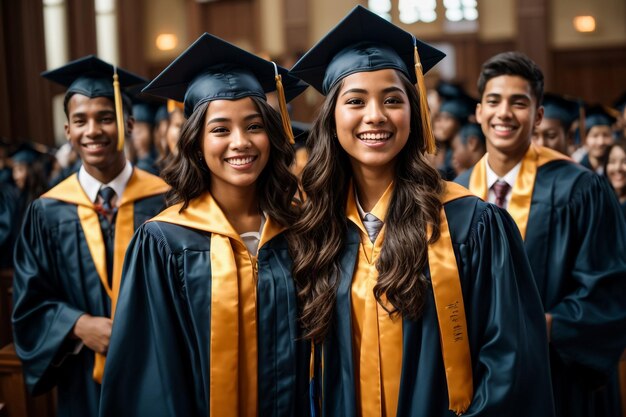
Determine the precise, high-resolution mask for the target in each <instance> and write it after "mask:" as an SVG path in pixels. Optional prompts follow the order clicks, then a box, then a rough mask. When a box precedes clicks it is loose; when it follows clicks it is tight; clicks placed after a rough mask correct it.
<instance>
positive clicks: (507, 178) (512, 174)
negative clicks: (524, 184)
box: [485, 161, 522, 190]
mask: <svg viewBox="0 0 626 417" xmlns="http://www.w3.org/2000/svg"><path fill="white" fill-rule="evenodd" d="M485 162H486V164H485V165H486V166H487V189H488V190H489V189H491V187H493V184H495V183H496V181H498V180H500V181H504V182H506V183H507V184H509V186H511V188H513V186H514V185H515V180H516V179H517V174H519V171H520V169H521V168H522V161H519V162H518V163H517V165H515V166H514V167H513V168H512V169H511V170H510V171H509V172H507V173H506V174H505V175H504V176H502V177H499V176H498V174H496V173H495V172H493V169H491V167H490V166H489V161H485Z"/></svg>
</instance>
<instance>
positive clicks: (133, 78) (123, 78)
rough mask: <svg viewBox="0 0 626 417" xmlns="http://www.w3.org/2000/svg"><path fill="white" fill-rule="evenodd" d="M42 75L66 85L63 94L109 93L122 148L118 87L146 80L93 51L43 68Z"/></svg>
mask: <svg viewBox="0 0 626 417" xmlns="http://www.w3.org/2000/svg"><path fill="white" fill-rule="evenodd" d="M41 76H42V77H44V78H47V79H48V80H50V81H54V82H56V83H59V84H61V85H64V86H66V87H67V91H66V92H65V97H68V96H69V95H72V94H81V95H83V96H87V97H89V98H95V97H108V98H110V99H112V100H113V102H114V103H115V113H116V119H117V130H118V132H117V134H118V142H117V147H118V149H119V150H123V149H124V131H125V129H124V116H123V109H122V95H121V94H122V93H121V90H120V89H121V88H126V87H130V86H132V85H136V84H141V83H145V82H146V81H148V80H146V79H145V78H142V77H140V76H138V75H135V74H133V73H131V72H128V71H126V70H124V69H122V68H118V67H115V66H113V65H111V64H109V63H108V62H105V61H103V60H101V59H100V58H98V57H96V56H94V55H88V56H86V57H83V58H79V59H77V60H75V61H72V62H70V63H67V64H65V65H63V66H62V67H59V68H56V69H53V70H50V71H44V72H42V73H41Z"/></svg>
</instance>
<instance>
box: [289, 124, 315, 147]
mask: <svg viewBox="0 0 626 417" xmlns="http://www.w3.org/2000/svg"><path fill="white" fill-rule="evenodd" d="M311 126H312V124H311V123H305V122H297V121H292V122H291V128H292V129H293V135H294V141H295V143H294V148H295V149H300V148H304V146H305V145H306V140H307V139H308V137H309V132H310V131H311Z"/></svg>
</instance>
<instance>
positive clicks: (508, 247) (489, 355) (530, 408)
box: [457, 203, 554, 417]
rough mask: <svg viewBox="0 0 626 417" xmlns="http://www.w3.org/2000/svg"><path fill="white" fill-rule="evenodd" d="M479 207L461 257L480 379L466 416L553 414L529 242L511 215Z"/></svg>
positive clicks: (473, 353) (475, 374)
mask: <svg viewBox="0 0 626 417" xmlns="http://www.w3.org/2000/svg"><path fill="white" fill-rule="evenodd" d="M479 207H483V208H484V210H483V211H482V212H480V211H479V210H477V212H478V213H480V214H479V220H478V221H477V222H476V223H475V226H474V227H473V230H471V231H470V233H469V238H468V240H467V242H466V243H465V244H461V245H459V247H458V250H459V252H458V256H459V258H460V259H457V261H458V263H459V267H460V272H461V276H462V277H465V278H464V280H465V282H466V284H465V285H464V287H465V288H464V297H465V310H466V315H467V325H468V332H469V339H470V346H471V348H470V350H471V356H472V364H473V381H474V398H473V401H472V404H471V406H470V408H469V409H468V411H467V413H466V414H464V415H465V416H468V417H469V416H494V417H495V416H503V415H508V416H535V417H541V416H546V417H549V416H553V415H554V406H553V400H552V389H551V384H550V366H549V361H548V345H547V335H546V324H545V318H544V314H543V308H542V305H541V300H540V297H539V294H538V291H537V288H536V286H535V283H534V280H533V275H532V272H531V268H530V264H529V261H528V258H527V256H526V252H525V250H524V244H523V242H522V239H521V236H520V234H519V231H518V229H517V227H516V226H515V223H514V222H513V220H512V218H511V217H510V216H509V214H508V213H507V212H506V211H504V210H501V209H499V208H497V207H496V206H494V205H491V204H485V203H479ZM459 261H460V262H459ZM462 279H463V278H462Z"/></svg>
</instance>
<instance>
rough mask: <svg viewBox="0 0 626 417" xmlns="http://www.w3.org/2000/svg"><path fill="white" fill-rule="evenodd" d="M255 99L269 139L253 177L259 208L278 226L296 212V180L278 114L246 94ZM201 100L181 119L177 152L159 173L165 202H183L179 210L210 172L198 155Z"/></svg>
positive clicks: (196, 193)
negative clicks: (263, 159)
mask: <svg viewBox="0 0 626 417" xmlns="http://www.w3.org/2000/svg"><path fill="white" fill-rule="evenodd" d="M250 99H252V101H253V102H254V103H255V105H256V107H257V108H258V110H259V112H260V113H261V117H262V118H263V122H264V127H265V130H266V132H267V136H268V137H269V140H270V155H269V159H268V161H267V165H266V166H265V168H264V169H263V171H262V172H261V175H260V176H259V178H258V179H257V182H256V189H257V193H258V197H259V209H260V210H262V211H264V212H266V213H267V214H268V215H269V216H270V217H271V218H272V219H273V220H275V221H276V222H277V223H279V224H280V225H282V226H288V225H290V224H292V223H293V222H294V221H295V220H296V218H297V216H298V214H297V206H296V205H294V204H293V198H294V196H295V193H296V191H297V190H298V180H297V178H296V177H295V176H294V175H293V174H292V173H291V171H290V170H289V166H290V165H291V164H292V163H293V160H294V152H293V147H292V146H291V145H290V144H289V141H288V139H287V136H286V134H285V132H284V130H283V128H282V123H281V119H280V114H279V113H278V112H276V110H274V109H273V108H272V107H270V105H269V104H267V102H265V101H264V100H261V99H259V98H256V97H250ZM209 105H210V102H207V103H204V104H201V105H200V106H199V107H198V108H197V109H196V110H195V111H194V112H193V113H192V114H191V116H190V117H189V119H188V120H187V121H186V122H185V124H184V125H183V127H182V129H181V133H180V139H179V140H178V144H177V147H178V154H177V155H176V156H174V157H172V158H171V159H170V162H169V163H168V165H167V166H166V167H165V169H164V170H163V172H162V173H161V176H162V177H163V179H164V180H165V182H167V183H168V184H169V185H170V186H171V189H170V191H169V192H168V194H167V203H168V205H169V206H171V205H174V204H178V203H183V205H182V208H181V212H182V211H183V210H185V209H186V208H187V207H188V206H189V202H190V201H191V200H193V199H194V198H196V197H199V196H200V195H201V194H203V193H205V192H206V191H208V190H209V186H210V184H211V172H210V171H209V169H208V167H207V165H206V162H205V161H204V160H202V159H201V158H200V155H202V138H203V133H204V124H205V118H206V113H207V109H208V106H209Z"/></svg>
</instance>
